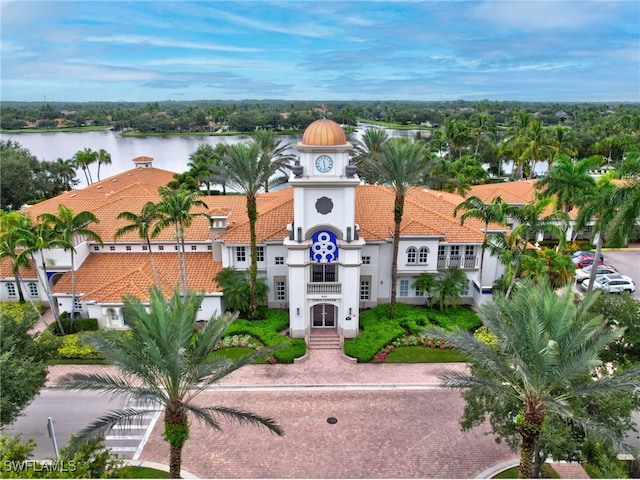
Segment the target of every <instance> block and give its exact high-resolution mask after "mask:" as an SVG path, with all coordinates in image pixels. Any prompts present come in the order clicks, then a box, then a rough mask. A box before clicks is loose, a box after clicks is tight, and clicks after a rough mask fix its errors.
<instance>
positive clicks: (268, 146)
mask: <svg viewBox="0 0 640 480" xmlns="http://www.w3.org/2000/svg"><path fill="white" fill-rule="evenodd" d="M253 139H254V140H255V141H256V142H257V143H258V144H259V145H260V155H261V156H263V157H265V160H268V161H269V163H273V164H274V173H276V172H280V173H282V176H281V177H280V178H277V179H275V182H276V185H282V184H284V183H286V182H287V179H288V174H287V168H290V166H291V162H293V160H294V159H295V158H296V157H295V155H293V154H288V153H285V152H286V151H287V150H288V149H289V148H290V146H289V144H283V143H282V140H278V137H277V135H276V132H274V131H273V130H265V129H260V130H256V131H255V132H254V133H253ZM275 165H277V167H275ZM269 180H270V179H269V178H268V179H267V181H266V183H265V184H264V191H265V192H268V191H269Z"/></svg>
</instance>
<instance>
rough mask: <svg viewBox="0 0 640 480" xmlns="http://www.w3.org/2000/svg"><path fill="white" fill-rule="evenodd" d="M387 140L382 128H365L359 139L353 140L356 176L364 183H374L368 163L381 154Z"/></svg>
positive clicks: (387, 137) (375, 159)
mask: <svg viewBox="0 0 640 480" xmlns="http://www.w3.org/2000/svg"><path fill="white" fill-rule="evenodd" d="M388 140H389V135H388V134H387V131H386V130H384V129H382V128H367V129H366V130H365V131H364V133H363V134H362V139H361V140H354V142H353V154H352V157H351V158H352V159H353V164H354V165H355V166H356V168H357V169H358V176H359V177H360V178H361V179H363V180H364V181H365V182H366V183H376V178H375V177H373V176H372V172H370V171H369V168H368V165H369V163H371V162H375V161H377V160H378V159H379V158H380V156H381V155H382V147H383V146H384V144H385V143H387V141H388Z"/></svg>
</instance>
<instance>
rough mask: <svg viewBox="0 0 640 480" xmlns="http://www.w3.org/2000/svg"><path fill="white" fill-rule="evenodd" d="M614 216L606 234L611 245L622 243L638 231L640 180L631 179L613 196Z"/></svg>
mask: <svg viewBox="0 0 640 480" xmlns="http://www.w3.org/2000/svg"><path fill="white" fill-rule="evenodd" d="M612 203H613V205H615V206H616V215H615V217H614V218H613V220H612V222H611V225H610V226H609V231H608V234H609V236H610V237H611V240H612V241H613V243H618V244H621V243H624V242H626V241H628V240H629V238H633V236H634V233H637V231H638V219H640V180H639V179H631V180H629V181H628V183H626V184H625V185H622V186H621V187H619V188H618V190H617V191H616V192H615V193H614V194H613V198H612Z"/></svg>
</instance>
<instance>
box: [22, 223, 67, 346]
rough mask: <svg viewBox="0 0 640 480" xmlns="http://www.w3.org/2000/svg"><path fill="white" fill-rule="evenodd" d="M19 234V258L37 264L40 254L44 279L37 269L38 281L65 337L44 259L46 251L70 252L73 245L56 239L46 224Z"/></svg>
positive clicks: (23, 229) (29, 227)
mask: <svg viewBox="0 0 640 480" xmlns="http://www.w3.org/2000/svg"><path fill="white" fill-rule="evenodd" d="M18 232H19V235H20V245H21V246H22V247H24V250H22V251H21V252H20V254H19V255H18V257H21V256H24V257H27V256H29V257H31V259H32V260H33V261H34V263H36V255H37V254H38V253H39V254H40V262H41V263H40V266H41V267H42V272H43V273H44V278H41V277H40V270H39V269H36V272H37V274H38V279H39V280H40V284H41V285H42V286H43V288H44V289H45V293H46V294H47V299H48V300H49V307H50V308H51V312H52V313H53V318H54V319H55V321H56V323H57V324H58V329H59V330H60V333H61V334H62V335H64V334H65V332H64V328H63V326H62V322H61V321H60V313H59V312H58V308H57V304H56V301H55V299H54V298H53V295H52V294H51V287H50V284H49V275H48V273H47V261H46V259H45V258H44V251H45V250H48V249H50V248H63V249H65V250H70V249H72V248H73V245H72V244H71V243H69V242H66V241H65V240H63V239H61V238H56V235H55V232H54V231H53V230H52V228H51V226H50V225H49V224H47V223H45V222H42V223H40V224H38V225H30V226H28V227H27V228H20V229H18Z"/></svg>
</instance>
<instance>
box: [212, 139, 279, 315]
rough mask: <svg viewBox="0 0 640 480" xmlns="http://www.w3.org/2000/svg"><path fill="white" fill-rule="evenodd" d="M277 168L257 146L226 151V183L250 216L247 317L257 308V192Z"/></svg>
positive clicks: (254, 312)
mask: <svg viewBox="0 0 640 480" xmlns="http://www.w3.org/2000/svg"><path fill="white" fill-rule="evenodd" d="M279 168H280V165H278V164H277V163H275V162H272V161H271V159H270V158H269V157H268V156H264V155H262V154H261V148H260V144H259V143H258V142H255V141H254V142H251V143H250V144H244V143H239V144H236V145H232V146H230V147H229V149H228V150H227V155H226V156H225V158H224V169H225V172H226V174H227V178H228V181H229V184H231V185H233V186H234V187H235V188H236V189H237V190H238V191H239V192H241V193H242V194H244V196H245V198H246V200H247V216H248V217H249V236H250V242H251V265H250V266H249V282H250V283H249V286H250V288H249V311H250V314H249V316H250V317H251V318H255V317H256V312H257V309H258V300H257V293H256V288H257V286H256V285H257V279H258V248H257V237H256V223H257V221H258V202H257V200H258V193H260V192H261V191H262V189H263V188H264V186H265V185H266V184H267V182H268V181H269V178H271V176H272V175H273V173H274V172H275V171H277V170H278V169H279Z"/></svg>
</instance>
